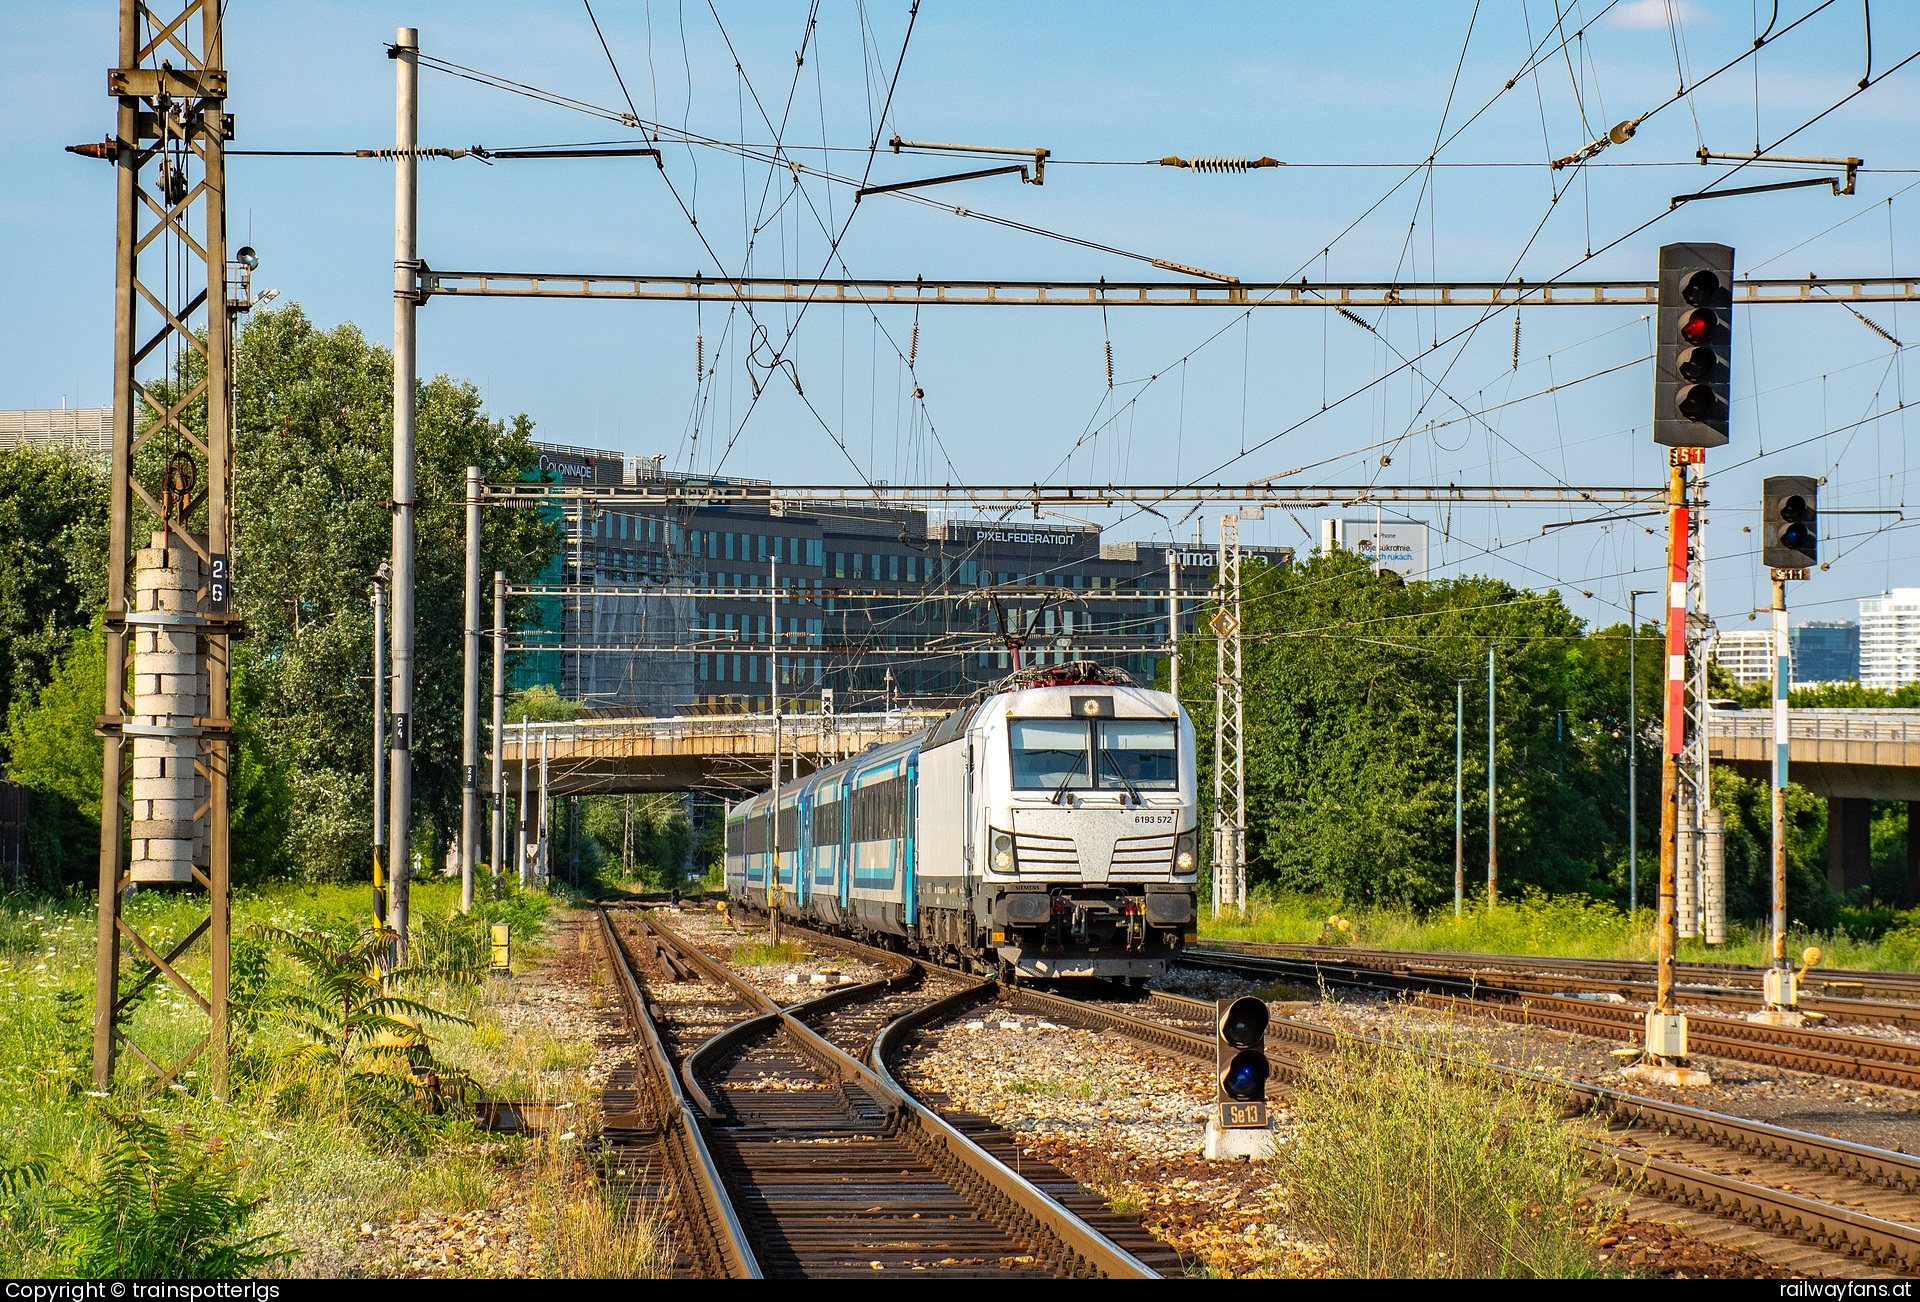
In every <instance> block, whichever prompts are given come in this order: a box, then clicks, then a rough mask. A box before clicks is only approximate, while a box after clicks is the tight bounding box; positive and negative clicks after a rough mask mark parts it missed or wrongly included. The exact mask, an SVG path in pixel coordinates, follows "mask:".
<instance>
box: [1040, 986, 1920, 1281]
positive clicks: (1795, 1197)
mask: <svg viewBox="0 0 1920 1302" xmlns="http://www.w3.org/2000/svg"><path fill="white" fill-rule="evenodd" d="M1010 999H1011V1001H1012V1002H1013V1003H1014V1004H1015V1005H1016V1006H1018V1005H1019V1004H1022V1003H1025V1004H1027V1005H1028V1006H1030V1007H1038V1008H1042V1009H1044V1010H1045V1011H1046V1012H1047V1014H1048V1015H1049V1016H1051V1017H1054V1018H1057V1019H1059V1020H1062V1021H1066V1022H1069V1023H1076V1022H1077V1023H1079V1024H1082V1025H1092V1026H1094V1027H1096V1028H1099V1029H1105V1030H1112V1031H1117V1032H1119V1033H1121V1034H1123V1035H1126V1036H1128V1037H1129V1038H1132V1039H1135V1040H1138V1041H1140V1042H1142V1043H1144V1044H1146V1045H1148V1046H1149V1047H1155V1048H1159V1049H1160V1050H1162V1051H1163V1052H1166V1053H1170V1054H1172V1055H1174V1056H1176V1057H1185V1058H1193V1059H1198V1060H1200V1061H1211V1060H1212V1058H1213V1055H1214V1042H1213V1037H1212V1036H1209V1035H1202V1034H1199V1033H1197V1032H1192V1031H1183V1030H1180V1029H1179V1028H1176V1027H1170V1026H1167V1025H1165V1024H1164V1023H1160V1022H1154V1021H1150V1020H1148V1019H1145V1018H1140V1017H1135V1016H1133V1015H1131V1014H1128V1013H1123V1012H1119V1011H1117V1010H1115V1009H1111V1008H1102V1007H1099V1006H1097V1005H1089V1004H1084V1003H1081V1002H1080V1001H1078V1000H1074V999H1068V998H1065V997H1063V996H1060V995H1049V994H1043V993H1041V992H1039V991H1030V990H1017V991H1013V992H1011V993H1010ZM1152 999H1153V1001H1154V1002H1155V1003H1159V1004H1164V1005H1166V1006H1168V1007H1170V1008H1173V1009H1175V1010H1177V1011H1178V1015H1180V1016H1183V1017H1191V1018H1193V1019H1196V1020H1203V1021H1206V1022H1211V1020H1212V1018H1213V1015H1214V1004H1213V1003H1212V1002H1210V1001H1207V1000H1200V999H1192V998H1189V997H1187V996H1182V995H1168V994H1164V993H1162V992H1159V991H1155V992H1154V993H1153V995H1152ZM1267 1034H1268V1037H1269V1047H1268V1056H1269V1058H1270V1060H1271V1061H1272V1062H1273V1065H1274V1068H1275V1074H1276V1075H1277V1076H1278V1077H1280V1078H1281V1079H1291V1078H1292V1077H1293V1075H1294V1073H1295V1072H1296V1071H1297V1070H1298V1065H1299V1060H1298V1059H1297V1058H1295V1057H1293V1056H1292V1055H1290V1054H1288V1053H1286V1052H1284V1051H1281V1052H1277V1053H1276V1052H1275V1050H1274V1048H1273V1041H1276V1040H1277V1041H1280V1042H1283V1043H1286V1044H1289V1045H1291V1046H1294V1047H1296V1048H1299V1049H1304V1050H1307V1051H1309V1052H1313V1053H1325V1052H1327V1051H1329V1050H1331V1049H1333V1048H1334V1047H1335V1046H1336V1045H1337V1044H1338V1043H1339V1042H1340V1041H1341V1040H1342V1039H1343V1038H1344V1039H1346V1040H1348V1041H1350V1042H1352V1043H1355V1044H1359V1045H1362V1046H1366V1047H1368V1048H1370V1049H1373V1050H1386V1049H1390V1048H1401V1049H1411V1050H1412V1051H1414V1052H1418V1053H1420V1054H1422V1055H1427V1056H1432V1057H1436V1058H1439V1059H1441V1060H1442V1061H1456V1059H1455V1057H1454V1055H1451V1054H1448V1053H1445V1052H1444V1051H1441V1050H1436V1049H1432V1048H1427V1047H1424V1046H1405V1045H1401V1046H1395V1045H1391V1044H1390V1043H1389V1042H1388V1041H1385V1040H1381V1039H1379V1038H1377V1037H1374V1036H1370V1035H1366V1034H1364V1033H1359V1032H1346V1031H1335V1030H1334V1029H1333V1028H1331V1027H1328V1026H1323V1025H1320V1024H1318V1023H1315V1022H1307V1021H1300V1020H1296V1019H1293V1018H1276V1019H1274V1021H1273V1022H1272V1023H1271V1024H1270V1025H1269V1027H1268V1031H1267ZM1494 1066H1495V1068H1496V1069H1497V1070H1498V1071H1499V1072H1500V1073H1501V1074H1502V1075H1505V1076H1507V1077H1509V1078H1512V1079H1515V1080H1518V1081H1520V1082H1522V1083H1524V1084H1526V1085H1527V1086H1529V1087H1532V1088H1537V1089H1541V1090H1547V1091H1550V1092H1553V1093H1556V1094H1557V1095H1558V1096H1560V1097H1562V1098H1563V1099H1564V1100H1565V1101H1566V1105H1567V1107H1568V1110H1569V1112H1570V1113H1572V1114H1575V1115H1578V1114H1591V1115H1594V1116H1597V1117H1600V1118H1603V1119H1606V1120H1610V1121H1614V1122H1617V1123H1619V1124H1623V1125H1626V1126H1629V1127H1637V1126H1648V1127H1653V1128H1657V1129H1659V1130H1661V1131H1664V1132H1666V1133H1668V1134H1672V1135H1677V1136H1681V1137H1685V1138H1690V1139H1695V1140H1700V1141H1704V1142H1708V1143H1712V1144H1716V1145H1718V1146H1721V1147H1724V1148H1729V1149H1732V1150H1734V1151H1735V1152H1739V1153H1742V1154H1747V1155H1751V1156H1754V1157H1759V1158H1765V1159H1771V1160H1775V1161H1780V1162H1785V1163H1789V1164H1791V1165H1794V1166H1798V1167H1803V1168H1806V1169H1808V1170H1812V1171H1818V1172H1820V1173H1822V1174H1824V1175H1829V1176H1832V1177H1834V1178H1837V1179H1841V1180H1846V1181H1850V1182H1853V1183H1856V1184H1864V1185H1869V1186H1877V1187H1880V1188H1884V1189H1890V1190H1895V1191H1898V1192H1903V1193H1912V1192H1914V1191H1916V1190H1920V1158H1915V1157H1913V1156H1910V1155H1908V1154H1904V1153H1894V1152H1889V1151H1887V1150H1885V1149H1877V1148H1872V1147H1869V1146H1867V1145H1864V1144H1854V1143H1850V1142H1848V1141H1846V1140H1841V1139H1831V1138H1826V1137H1822V1136H1819V1135H1813V1134H1807V1133H1804V1132H1801V1131H1795V1130H1788V1129H1785V1128H1783V1127H1780V1126H1772V1125H1768V1124H1766V1123H1765V1122H1759V1121H1749V1120H1747V1119H1746V1118H1743V1117H1733V1116H1726V1115H1723V1114H1720V1113H1715V1112H1709V1111H1706V1110H1705V1109H1702V1108H1693V1107H1688V1106H1685V1105H1683V1104H1675V1103H1666V1102H1663V1101H1660V1100H1657V1099H1649V1098H1642V1097H1640V1096H1638V1095H1633V1094H1625V1093H1622V1092H1620V1091H1618V1090H1610V1089H1607V1088H1605V1087H1604V1086H1598V1085H1586V1084H1582V1083H1580V1082H1577V1081H1568V1080H1563V1079H1560V1078H1557V1077H1553V1076H1547V1075H1544V1074H1542V1073H1539V1072H1533V1071H1528V1070H1526V1069H1524V1068H1519V1067H1510V1066H1506V1065H1505V1064H1494ZM1583 1146H1584V1147H1585V1148H1586V1150H1587V1152H1588V1153H1589V1154H1590V1155H1592V1156H1593V1157H1594V1158H1596V1159H1598V1160H1600V1161H1601V1162H1603V1163H1606V1164H1608V1165H1611V1166H1612V1167H1613V1168H1614V1170H1615V1172H1616V1174H1617V1175H1618V1176H1619V1177H1620V1178H1621V1179H1622V1180H1623V1181H1624V1183H1626V1184H1627V1185H1629V1186H1630V1187H1638V1188H1639V1190H1640V1191H1641V1192H1643V1193H1647V1194H1651V1195H1654V1196H1656V1197H1660V1198H1664V1199H1666V1200H1667V1201H1669V1202H1676V1203H1682V1204H1685V1205H1688V1206H1694V1207H1699V1208H1701V1209H1702V1210H1706V1211H1710V1212H1714V1213H1716V1214H1719V1215H1723V1216H1728V1217H1730V1218H1732V1219H1735V1220H1739V1221H1745V1222H1747V1223H1749V1224H1753V1225H1756V1226H1758V1227H1760V1228H1762V1229H1765V1230H1767V1231H1769V1232H1771V1233H1775V1234H1779V1235H1782V1236H1783V1237H1787V1238H1795V1239H1799V1240H1802V1241H1804V1242H1808V1243H1813V1244H1816V1245H1818V1246H1821V1247H1825V1248H1827V1249H1828V1250H1830V1251H1838V1252H1841V1253H1844V1254H1846V1255H1849V1256H1852V1257H1855V1258H1858V1259H1861V1260H1864V1261H1868V1262H1872V1263H1874V1264H1877V1265H1880V1266H1884V1267H1887V1268H1890V1269H1895V1270H1902V1271H1912V1270H1914V1269H1915V1268H1916V1267H1920V1228H1917V1227H1915V1226H1913V1225H1908V1224H1902V1223H1898V1222H1893V1221H1888V1220H1885V1219H1883V1218H1881V1217H1877V1216H1873V1215H1870V1214H1868V1213H1865V1212H1861V1211H1857V1210H1855V1209H1853V1208H1850V1207H1842V1206H1837V1205H1835V1204H1833V1203H1826V1202H1820V1201H1818V1200H1816V1199H1813V1198H1809V1197H1805V1196H1803V1195H1801V1194H1795V1193H1791V1192H1785V1191H1782V1190H1778V1189H1772V1188H1767V1187H1764V1186H1761V1185H1757V1184H1752V1183H1749V1182H1747V1181H1743V1180H1740V1179H1737V1178H1734V1177H1732V1176H1729V1175H1724V1174H1719V1173H1715V1172H1709V1171H1703V1170H1700V1169H1698V1168H1696V1167H1691V1166H1685V1165H1682V1164H1680V1163H1676V1162H1672V1161H1668V1160H1665V1159H1662V1158H1659V1157H1655V1156H1652V1155H1648V1154H1642V1153H1635V1152H1631V1151H1628V1150H1625V1149H1621V1148H1618V1147H1616V1146H1614V1145H1611V1144H1607V1143H1605V1142H1603V1141H1599V1140H1591V1139H1589V1140H1585V1141H1584V1142H1583Z"/></svg>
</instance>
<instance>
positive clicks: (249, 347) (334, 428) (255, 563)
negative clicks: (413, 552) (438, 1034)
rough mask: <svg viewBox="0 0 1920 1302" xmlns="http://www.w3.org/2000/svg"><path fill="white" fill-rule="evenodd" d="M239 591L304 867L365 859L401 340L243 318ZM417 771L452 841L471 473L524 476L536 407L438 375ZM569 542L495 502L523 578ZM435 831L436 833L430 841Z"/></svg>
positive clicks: (487, 555) (305, 871)
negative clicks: (376, 612)
mask: <svg viewBox="0 0 1920 1302" xmlns="http://www.w3.org/2000/svg"><path fill="white" fill-rule="evenodd" d="M237 375H238V382H239V395H240V406H239V411H240V427H239V436H238V446H237V448H236V455H235V459H234V462H235V516H234V533H235V543H234V594H235V601H236V605H237V606H238V607H239V608H240V610H241V611H242V613H243V614H244V615H245V617H246V619H247V626H248V633H249V639H250V645H251V647H252V648H253V649H254V651H255V654H256V656H257V661H256V664H257V666H258V671H259V684H258V690H259V703H260V716H259V719H260V721H259V727H260V731H261V735H262V737H263V738H264V739H265V740H266V741H267V742H268V743H269V744H270V745H271V746H272V747H273V748H274V749H275V751H276V752H277V753H278V754H280V755H282V756H284V757H285V760H286V769H285V771H286V772H287V774H288V784H289V796H290V800H289V816H288V836H287V854H288V858H289V861H290V863H291V864H292V866H293V867H294V868H295V869H296V870H297V871H298V872H299V873H300V874H301V875H303V876H305V877H307V878H309V879H317V880H339V879H343V878H346V877H349V876H359V875H364V874H365V873H367V872H368V871H369V866H370V850H369V842H370V840H371V837H372V828H371V815H370V808H371V804H372V762H373V761H372V734H373V721H372V701H371V691H370V689H371V682H370V674H371V666H372V654H373V653H372V642H373V635H372V612H371V608H370V605H369V602H368V593H369V588H370V585H371V583H372V580H373V576H374V571H375V569H376V568H377V567H378V566H379V564H380V563H381V562H382V561H383V560H385V559H386V558H387V555H388V552H389V549H390V542H391V519H392V517H391V511H390V507H389V500H390V498H391V497H392V447H393V431H392V388H393V384H392V376H393V367H392V360H391V355H390V354H389V353H388V352H387V351H386V350H385V349H382V348H379V347H376V346H374V345H372V344H370V343H368V342H367V340H366V339H365V337H364V336H362V335H361V333H360V332H359V330H358V329H356V328H355V327H353V326H351V325H341V326H337V327H335V328H334V329H332V330H321V329H319V328H317V327H316V326H314V325H313V324H312V323H311V322H310V321H309V320H308V319H307V317H306V316H305V314H304V313H302V312H301V311H300V309H299V308H298V307H297V306H289V307H286V308H283V309H281V310H279V311H274V312H263V313H258V314H256V315H255V316H254V318H253V319H252V321H251V322H249V324H248V325H247V328H246V329H245V331H244V332H243V333H242V334H241V336H240V340H239V343H238V367H237ZM417 406H418V421H417V440H416V442H417V467H418V469H417V476H418V487H417V493H418V498H419V511H418V517H417V518H418V534H417V539H418V543H417V559H416V576H415V633H414V645H415V657H416V658H415V665H414V715H413V720H412V733H413V774H414V776H413V783H414V787H413V790H414V800H415V807H416V809H417V810H418V811H419V813H418V815H417V817H418V826H419V827H420V829H421V832H422V838H423V840H426V841H429V842H437V843H439V844H444V843H445V841H446V839H447V838H446V836H445V833H446V831H447V830H448V829H451V828H452V827H455V826H457V820H458V817H459V801H460V794H459V793H460V699H461V649H462V639H461V627H462V622H463V600H464V581H465V580H464V574H465V529H466V524H465V508H464V500H465V475H466V467H467V466H469V465H477V466H479V467H480V468H481V470H482V471H483V472H484V473H485V474H486V475H487V477H488V478H489V479H490V480H496V481H511V480H516V479H518V478H519V476H520V473H521V469H522V467H524V466H526V465H527V464H529V463H530V462H531V461H532V459H533V455H534V453H533V446H532V441H531V435H532V423H531V422H530V421H528V420H527V418H526V417H524V416H518V417H515V418H514V419H513V420H512V421H511V422H502V421H497V420H492V419H489V418H488V417H487V416H486V415H485V414H484V413H483V412H482V410H481V403H480V394H479V391H478V390H477V389H475V388H474V386H473V385H471V384H467V383H464V382H460V381H456V380H453V379H450V378H449V377H447V376H444V375H442V376H436V377H435V378H433V379H432V380H429V381H427V382H425V383H423V384H421V385H420V386H419V393H418V397H417ZM558 547H559V529H558V527H557V526H556V525H554V524H553V523H552V522H549V521H546V520H543V519H541V518H540V517H539V515H538V514H537V513H535V512H531V511H498V510H496V511H489V512H488V513H487V514H486V517H485V523H484V532H483V537H482V555H483V558H484V565H485V569H486V570H487V572H489V573H491V571H493V570H503V571H505V572H506V574H507V577H508V580H509V581H510V582H516V583H517V582H525V581H527V580H529V579H531V578H532V577H533V576H534V575H535V574H537V573H538V571H539V570H540V568H541V566H543V565H544V564H545V563H546V562H547V560H548V559H549V558H550V557H551V556H552V555H554V554H555V552H556V551H557V549H558ZM428 848H430V847H428Z"/></svg>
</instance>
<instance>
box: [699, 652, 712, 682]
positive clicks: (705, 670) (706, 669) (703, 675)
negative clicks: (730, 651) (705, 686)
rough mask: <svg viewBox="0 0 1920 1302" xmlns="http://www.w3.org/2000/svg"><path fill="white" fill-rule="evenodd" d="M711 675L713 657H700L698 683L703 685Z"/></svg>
mask: <svg viewBox="0 0 1920 1302" xmlns="http://www.w3.org/2000/svg"><path fill="white" fill-rule="evenodd" d="M712 673H713V657H712V656H710V655H703V656H701V657H700V681H701V682H703V683H704V682H706V681H707V679H708V678H709V677H710V676H711V674H712Z"/></svg>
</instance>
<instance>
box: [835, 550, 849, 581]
mask: <svg viewBox="0 0 1920 1302" xmlns="http://www.w3.org/2000/svg"><path fill="white" fill-rule="evenodd" d="M833 577H834V578H836V579H844V578H846V577H847V554H846V553H845V552H835V553H834V554H833Z"/></svg>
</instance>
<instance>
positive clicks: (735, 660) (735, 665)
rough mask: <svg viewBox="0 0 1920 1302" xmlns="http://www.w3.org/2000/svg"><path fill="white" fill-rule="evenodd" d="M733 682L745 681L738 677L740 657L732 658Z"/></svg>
mask: <svg viewBox="0 0 1920 1302" xmlns="http://www.w3.org/2000/svg"><path fill="white" fill-rule="evenodd" d="M733 681H734V682H736V683H739V682H745V681H746V680H745V679H743V678H741V677H740V657H739V656H735V657H734V658H733Z"/></svg>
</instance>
